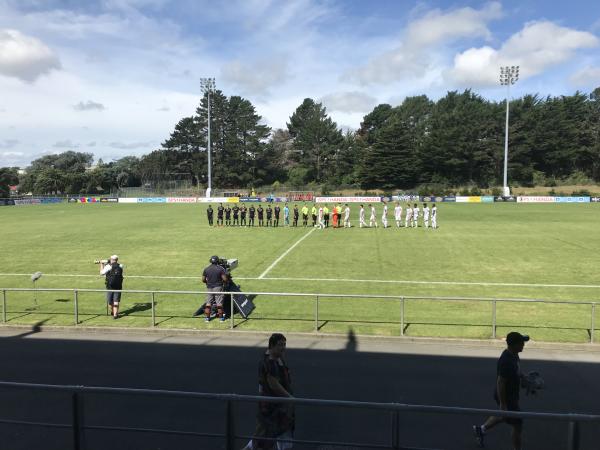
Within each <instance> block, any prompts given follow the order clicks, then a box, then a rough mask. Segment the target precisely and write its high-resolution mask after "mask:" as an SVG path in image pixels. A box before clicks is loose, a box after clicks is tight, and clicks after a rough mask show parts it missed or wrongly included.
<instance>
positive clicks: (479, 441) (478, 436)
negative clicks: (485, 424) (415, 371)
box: [473, 425, 483, 448]
mask: <svg viewBox="0 0 600 450" xmlns="http://www.w3.org/2000/svg"><path fill="white" fill-rule="evenodd" d="M473 434H474V435H475V441H477V445H479V448H483V431H481V426H479V425H473Z"/></svg>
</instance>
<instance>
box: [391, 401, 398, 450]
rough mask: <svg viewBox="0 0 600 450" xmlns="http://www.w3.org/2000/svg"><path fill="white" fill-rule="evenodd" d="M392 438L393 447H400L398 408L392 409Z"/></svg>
mask: <svg viewBox="0 0 600 450" xmlns="http://www.w3.org/2000/svg"><path fill="white" fill-rule="evenodd" d="M391 429H392V436H391V437H392V439H391V444H392V448H393V449H399V448H400V413H399V412H398V410H395V411H392V428H391Z"/></svg>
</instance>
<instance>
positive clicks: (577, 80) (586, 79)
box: [569, 67, 600, 89]
mask: <svg viewBox="0 0 600 450" xmlns="http://www.w3.org/2000/svg"><path fill="white" fill-rule="evenodd" d="M569 81H570V82H571V84H573V85H574V86H580V87H589V88H592V89H595V88H597V87H599V86H600V67H584V68H583V69H581V70H579V71H578V72H576V73H574V74H573V75H571V77H570V78H569Z"/></svg>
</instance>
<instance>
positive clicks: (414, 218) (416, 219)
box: [412, 203, 419, 228]
mask: <svg viewBox="0 0 600 450" xmlns="http://www.w3.org/2000/svg"><path fill="white" fill-rule="evenodd" d="M412 226H413V228H417V227H418V226H419V205H417V204H416V203H415V206H414V207H413V216H412Z"/></svg>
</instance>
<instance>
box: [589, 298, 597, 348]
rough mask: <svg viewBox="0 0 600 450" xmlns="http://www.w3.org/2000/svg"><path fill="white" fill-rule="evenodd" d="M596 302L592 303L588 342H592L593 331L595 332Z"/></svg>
mask: <svg viewBox="0 0 600 450" xmlns="http://www.w3.org/2000/svg"><path fill="white" fill-rule="evenodd" d="M595 324H596V303H592V323H591V326H590V344H593V343H594V333H595V332H596V326H595Z"/></svg>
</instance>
